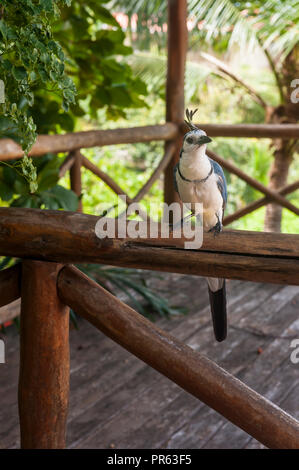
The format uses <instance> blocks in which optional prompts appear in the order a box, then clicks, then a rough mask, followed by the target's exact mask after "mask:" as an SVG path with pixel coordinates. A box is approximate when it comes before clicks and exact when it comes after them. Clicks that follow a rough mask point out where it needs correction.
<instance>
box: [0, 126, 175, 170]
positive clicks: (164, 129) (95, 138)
mask: <svg viewBox="0 0 299 470" xmlns="http://www.w3.org/2000/svg"><path fill="white" fill-rule="evenodd" d="M177 135H178V126H176V125H175V124H173V123H171V122H166V123H165V124H158V125H155V126H143V127H129V128H123V129H105V130H94V131H82V132H70V133H67V134H56V135H39V136H38V137H37V140H36V142H35V144H34V145H33V147H32V149H31V151H30V153H29V155H30V156H31V157H39V156H40V155H44V154H45V153H48V152H52V153H58V152H70V151H72V150H78V149H82V148H91V147H102V146H104V145H115V144H132V143H137V142H151V141H153V140H170V139H172V138H173V137H175V136H177ZM23 154H24V153H23V151H22V149H21V147H20V146H19V145H18V144H17V143H16V142H15V141H14V140H11V139H1V140H0V160H3V161H5V160H12V159H14V158H21V157H22V156H23Z"/></svg>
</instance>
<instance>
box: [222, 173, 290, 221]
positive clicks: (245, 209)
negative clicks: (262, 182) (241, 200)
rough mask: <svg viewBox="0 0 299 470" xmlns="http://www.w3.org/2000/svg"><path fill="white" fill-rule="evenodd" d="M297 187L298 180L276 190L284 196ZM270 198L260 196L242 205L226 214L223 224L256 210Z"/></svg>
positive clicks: (269, 200)
mask: <svg viewBox="0 0 299 470" xmlns="http://www.w3.org/2000/svg"><path fill="white" fill-rule="evenodd" d="M298 188H299V180H298V181H295V182H294V183H292V184H288V185H286V186H283V187H282V188H280V189H278V190H277V192H278V193H279V194H281V195H282V196H286V195H287V194H290V193H292V192H294V191H296V190H297V189H298ZM271 201H272V199H271V198H270V197H269V196H266V197H262V198H260V199H258V200H257V201H253V202H251V203H250V204H248V205H247V206H245V207H242V208H241V209H238V210H237V211H235V212H234V213H233V214H229V215H226V216H225V217H224V219H223V225H224V226H225V225H229V224H231V223H232V222H234V221H235V220H238V219H240V218H241V217H244V216H245V215H248V214H250V213H251V212H253V211H256V210H257V209H259V208H260V207H262V206H264V205H265V204H268V203H269V202H271Z"/></svg>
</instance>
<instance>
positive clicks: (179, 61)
mask: <svg viewBox="0 0 299 470" xmlns="http://www.w3.org/2000/svg"><path fill="white" fill-rule="evenodd" d="M187 45H188V31H187V1H186V0H168V31H167V48H168V54H167V78H166V121H170V122H173V123H175V124H177V126H179V125H180V124H181V122H182V120H183V119H184V114H185V101H184V82H185V64H186V56H187ZM173 144H174V146H175V150H174V155H173V158H172V159H171V161H170V162H169V164H168V165H167V167H166V168H165V172H164V202H166V203H167V204H171V203H172V202H173V201H178V200H179V198H178V194H177V192H176V191H175V188H174V184H173V168H174V166H175V164H176V163H177V162H178V160H179V157H180V149H181V146H182V138H181V135H180V133H179V132H177V134H176V136H174V137H173Z"/></svg>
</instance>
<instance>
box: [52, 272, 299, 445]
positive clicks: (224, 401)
mask: <svg viewBox="0 0 299 470" xmlns="http://www.w3.org/2000/svg"><path fill="white" fill-rule="evenodd" d="M57 285H58V292H59V296H60V297H61V299H62V301H63V302H64V303H66V304H68V305H69V306H71V308H73V309H74V310H75V311H76V312H77V313H79V314H80V315H82V316H83V317H84V318H86V319H87V320H88V321H89V322H90V323H92V324H93V325H94V326H96V327H97V328H98V329H99V330H101V331H102V332H103V333H104V334H106V335H107V336H109V337H110V338H112V339H113V340H114V341H116V342H117V343H119V344H120V345H121V346H123V347H124V348H125V349H127V350H128V351H130V352H131V353H133V354H134V355H135V356H137V357H139V358H140V359H142V360H143V361H144V362H146V363H147V364H149V365H150V366H151V367H153V368H154V369H156V370H157V371H158V372H160V373H162V374H163V375H165V376H166V377H168V378H169V379H170V380H172V381H173V382H175V383H177V384H178V385H179V386H181V387H182V388H184V389H185V390H186V391H188V392H189V393H191V394H192V395H194V396H195V397H197V398H199V399H200V400H201V401H203V402H204V403H206V404H207V405H208V406H209V407H211V408H213V409H215V410H216V411H218V412H219V413H220V414H222V415H223V416H225V417H226V418H227V419H228V420H230V421H231V422H233V423H234V424H236V425H237V426H238V427H240V428H242V429H243V430H245V431H246V432H247V433H249V434H250V435H252V436H253V437H255V438H256V439H257V440H259V441H260V442H262V443H263V444H264V445H266V446H267V447H271V448H280V449H282V448H286V449H288V448H294V449H295V448H298V447H299V423H298V421H296V420H295V419H294V418H292V417H291V416H290V415H288V414H287V413H285V412H284V411H283V410H281V409H279V408H278V407H276V406H275V405H273V404H272V403H271V402H269V401H267V400H266V399H264V398H263V397H262V396H260V395H259V394H257V393H256V392H254V391H253V390H252V389H250V388H249V387H247V386H246V385H245V384H243V383H242V382H240V381H239V380H237V379H235V378H234V377H233V376H232V375H230V374H228V373H227V372H226V371H224V370H223V369H221V368H220V367H219V366H217V365H216V364H215V363H213V362H212V361H210V360H209V359H207V358H206V357H205V356H203V355H201V354H199V353H197V352H195V351H194V350H192V349H191V348H190V347H188V346H186V345H184V344H183V343H181V342H179V341H178V340H176V338H174V337H173V336H170V335H168V334H167V333H165V332H164V331H163V330H161V329H160V328H158V327H156V326H155V325H154V324H153V323H151V322H150V321H148V320H147V319H145V318H144V317H142V316H141V315H139V314H138V313H137V312H135V311H134V310H133V309H131V308H130V307H128V306H127V305H126V304H124V303H122V302H121V301H120V300H118V299H117V298H116V297H114V296H113V295H112V294H110V293H108V292H107V291H105V289H103V288H102V287H100V286H99V285H98V284H96V283H95V282H94V281H92V280H91V279H89V278H88V277H87V276H85V275H83V274H82V273H81V272H80V271H79V270H78V269H77V268H74V267H64V268H63V269H62V270H61V271H60V273H59V276H58V284H57Z"/></svg>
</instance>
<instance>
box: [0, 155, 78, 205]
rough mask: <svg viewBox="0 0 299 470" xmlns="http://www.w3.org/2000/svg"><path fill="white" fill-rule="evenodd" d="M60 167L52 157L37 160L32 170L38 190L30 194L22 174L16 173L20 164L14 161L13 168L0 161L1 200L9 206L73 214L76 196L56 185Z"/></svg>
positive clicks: (59, 162) (76, 202)
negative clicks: (61, 210) (71, 212)
mask: <svg viewBox="0 0 299 470" xmlns="http://www.w3.org/2000/svg"><path fill="white" fill-rule="evenodd" d="M60 164H61V159H60V158H58V157H57V156H56V155H53V154H47V155H44V156H43V157H41V158H39V159H37V161H36V167H35V168H36V175H37V184H38V190H37V191H36V192H35V193H31V192H30V188H29V187H28V185H27V184H26V181H25V180H24V178H23V174H22V173H20V172H19V171H18V168H20V161H16V162H15V166H14V167H11V166H7V165H6V164H5V163H4V162H2V163H1V164H0V197H1V199H2V200H3V201H6V202H7V204H9V205H10V206H11V207H30V208H36V209H65V210H69V211H75V210H76V209H77V207H78V197H77V196H76V194H75V193H74V192H73V191H70V190H68V189H66V188H64V187H63V186H60V185H58V184H57V183H58V180H59V166H60Z"/></svg>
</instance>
